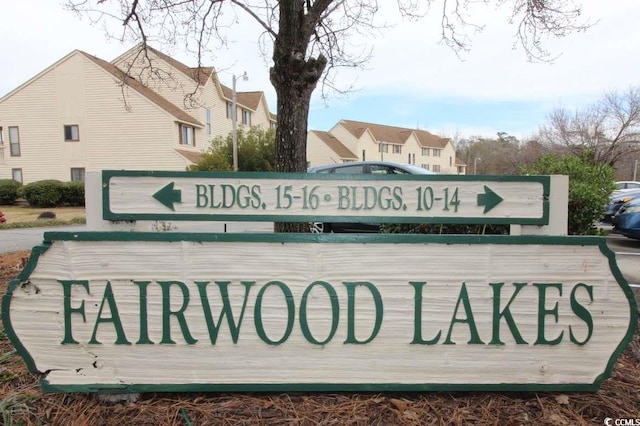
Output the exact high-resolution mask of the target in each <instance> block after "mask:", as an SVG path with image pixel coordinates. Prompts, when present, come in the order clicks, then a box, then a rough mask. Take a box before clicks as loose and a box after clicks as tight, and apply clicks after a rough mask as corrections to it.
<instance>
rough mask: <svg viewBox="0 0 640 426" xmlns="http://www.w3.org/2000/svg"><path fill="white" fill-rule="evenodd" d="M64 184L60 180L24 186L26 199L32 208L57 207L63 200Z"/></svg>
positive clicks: (40, 181) (41, 181)
mask: <svg viewBox="0 0 640 426" xmlns="http://www.w3.org/2000/svg"><path fill="white" fill-rule="evenodd" d="M63 186H64V184H63V183H62V182H60V181H59V180H39V181H37V182H32V183H29V184H27V185H25V186H24V198H25V199H26V200H27V202H28V203H29V204H30V205H31V206H32V207H55V206H57V205H58V204H59V203H60V200H61V199H62V192H63Z"/></svg>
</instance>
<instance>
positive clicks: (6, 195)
mask: <svg viewBox="0 0 640 426" xmlns="http://www.w3.org/2000/svg"><path fill="white" fill-rule="evenodd" d="M21 185H22V184H21V183H20V182H18V181H15V180H13V179H0V205H9V206H10V205H12V204H15V202H16V199H17V198H18V188H20V186H21Z"/></svg>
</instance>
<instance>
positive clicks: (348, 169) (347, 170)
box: [329, 165, 364, 174]
mask: <svg viewBox="0 0 640 426" xmlns="http://www.w3.org/2000/svg"><path fill="white" fill-rule="evenodd" d="M329 173H338V174H360V173H364V170H363V169H362V165H355V166H344V167H336V168H335V169H332V170H331V171H330V172H329Z"/></svg>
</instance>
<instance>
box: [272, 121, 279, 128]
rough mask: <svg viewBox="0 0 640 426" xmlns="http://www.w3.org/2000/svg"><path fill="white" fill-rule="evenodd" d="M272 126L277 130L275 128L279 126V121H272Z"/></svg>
mask: <svg viewBox="0 0 640 426" xmlns="http://www.w3.org/2000/svg"><path fill="white" fill-rule="evenodd" d="M270 126H271V128H272V129H273V130H275V129H276V127H278V123H276V122H275V121H272V122H271V124H270Z"/></svg>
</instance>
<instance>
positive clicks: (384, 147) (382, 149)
mask: <svg viewBox="0 0 640 426" xmlns="http://www.w3.org/2000/svg"><path fill="white" fill-rule="evenodd" d="M378 152H389V144H386V143H384V142H380V144H378Z"/></svg>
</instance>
